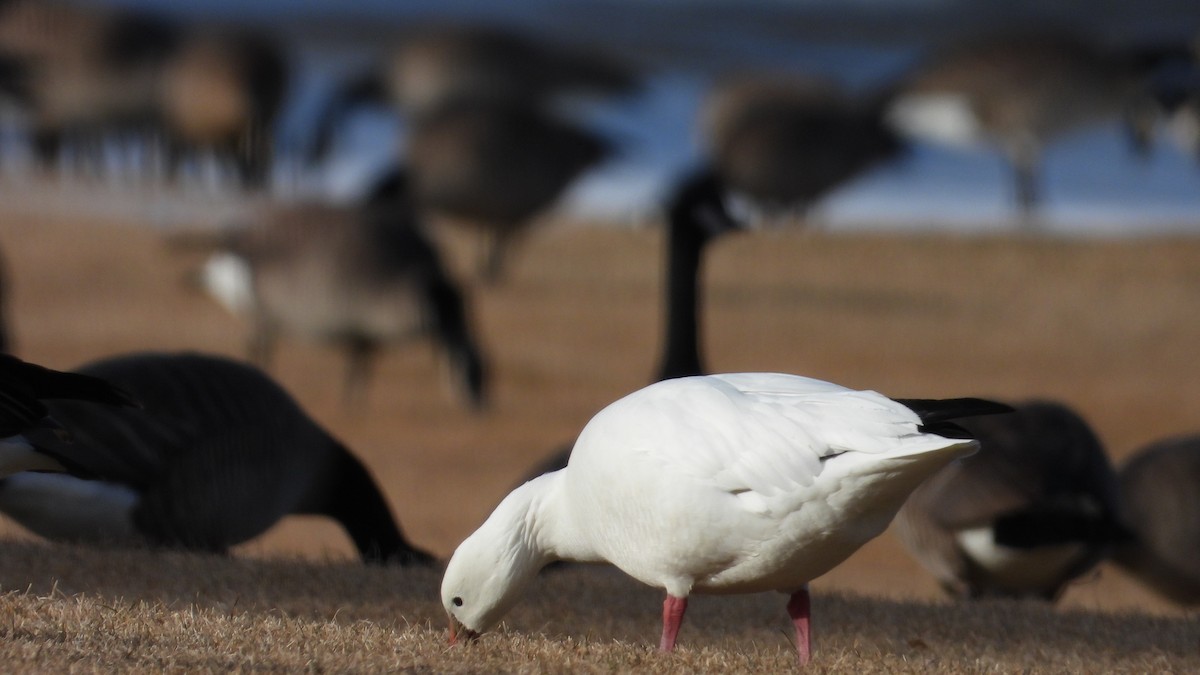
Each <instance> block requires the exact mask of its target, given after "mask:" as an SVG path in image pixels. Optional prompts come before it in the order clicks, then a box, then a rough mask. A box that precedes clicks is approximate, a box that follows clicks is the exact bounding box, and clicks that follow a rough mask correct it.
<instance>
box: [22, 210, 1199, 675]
mask: <svg viewBox="0 0 1200 675" xmlns="http://www.w3.org/2000/svg"><path fill="white" fill-rule="evenodd" d="M448 239H449V244H450V247H451V249H450V255H451V257H452V259H453V260H454V262H455V264H456V266H457V267H459V269H462V268H464V267H465V264H464V263H465V261H466V260H467V258H468V257H469V256H468V250H467V249H468V246H466V245H465V244H464V242H463V241H462V240H461V239H460V238H458V237H454V236H452V235H451V236H449V237H448ZM0 247H2V249H3V252H4V254H5V256H6V258H7V263H8V275H9V279H10V282H11V287H12V288H11V294H10V296H11V297H10V302H9V310H8V313H9V318H10V321H11V322H12V324H13V325H14V327H15V330H14V332H15V338H16V342H17V353H18V354H19V355H21V356H22V357H24V358H27V359H30V360H33V361H35V362H39V363H42V364H45V365H48V366H53V367H59V368H70V367H72V366H76V365H78V364H80V363H83V362H85V361H88V360H91V359H95V358H99V357H103V356H107V355H111V354H116V353H121V352H128V351H133V350H146V349H153V350H180V349H191V350H202V351H206V352H216V353H221V354H227V355H233V356H240V355H241V354H242V353H243V350H242V346H243V340H244V337H245V326H244V324H243V323H242V322H240V321H239V320H238V319H237V318H235V317H232V316H230V315H228V314H226V313H225V312H224V311H223V310H222V309H221V308H219V307H218V306H217V305H216V304H215V303H214V302H212V301H211V300H209V299H208V298H206V297H204V296H201V295H199V294H198V293H196V292H194V291H192V290H190V289H189V288H188V287H187V285H186V284H185V283H184V281H183V279H184V277H185V276H186V273H187V271H188V270H189V269H191V268H192V267H193V266H194V265H195V264H196V263H197V262H198V260H199V259H200V258H199V257H198V256H197V255H196V254H194V253H177V252H176V253H171V252H168V251H167V248H166V246H165V245H164V241H163V236H162V235H161V233H159V232H156V231H154V230H153V229H151V228H148V227H145V226H138V225H137V224H136V223H129V224H120V223H115V222H112V220H111V219H104V221H103V222H98V221H93V220H92V219H88V218H85V217H62V216H46V215H38V214H37V213H36V212H35V211H33V210H31V209H28V208H26V209H21V210H16V211H11V212H10V211H4V210H0ZM661 253H662V251H661V240H660V233H659V231H658V230H657V229H653V228H649V229H621V228H593V227H582V226H574V225H567V224H552V225H548V226H546V227H544V228H543V229H541V230H539V231H538V232H537V233H536V235H535V236H533V237H532V238H531V239H530V240H529V241H528V243H527V245H526V246H525V247H524V248H523V249H521V250H520V251H519V255H518V257H517V259H516V261H515V266H514V268H513V272H514V273H513V275H512V276H511V278H510V279H509V280H508V281H507V282H505V283H504V284H502V285H500V286H499V287H496V288H478V287H472V289H471V299H472V301H473V309H474V314H475V318H476V319H477V323H478V325H479V328H480V331H481V334H482V339H483V342H484V344H485V347H486V350H487V353H488V356H489V357H490V359H491V365H492V375H493V384H494V386H493V389H492V404H491V406H490V408H489V409H488V410H487V411H485V412H483V413H480V414H473V413H471V412H468V411H466V410H465V409H463V408H462V407H461V406H460V405H458V404H457V403H456V402H455V400H454V399H453V397H452V396H450V394H449V393H448V391H449V390H448V387H447V386H446V385H445V382H444V378H443V374H442V372H441V370H440V368H439V364H438V363H437V360H436V358H435V356H434V354H433V350H432V349H430V348H429V346H428V345H426V344H424V343H415V344H412V345H408V346H404V347H401V348H399V349H396V350H394V351H392V352H389V353H388V354H387V355H386V356H385V357H384V358H383V359H382V360H381V362H380V364H379V366H380V368H379V369H378V373H377V377H376V379H375V381H374V382H373V383H372V385H371V388H370V391H369V400H368V402H367V405H366V406H365V408H364V409H358V410H346V409H344V408H343V407H342V406H341V404H340V385H341V368H342V362H341V359H340V355H337V354H334V353H332V352H331V351H329V350H327V349H325V348H323V347H321V346H319V345H310V344H302V343H294V342H290V343H286V344H285V345H284V346H283V348H282V349H281V351H280V354H279V358H278V361H277V363H276V364H275V367H274V369H273V372H274V374H275V375H276V376H277V378H278V379H279V380H280V382H281V383H282V384H283V385H284V386H285V387H286V388H288V389H289V390H290V391H291V392H292V393H293V394H294V395H295V396H296V397H297V399H298V400H299V401H300V402H301V404H302V405H303V406H304V407H305V408H306V409H307V410H309V411H310V413H311V414H312V415H313V416H314V417H315V418H316V419H318V420H319V421H320V422H321V423H323V424H324V425H326V426H327V427H328V428H329V429H330V430H331V431H333V433H334V434H335V435H337V436H338V437H340V438H341V439H342V440H344V441H345V442H346V443H347V444H348V445H349V446H350V447H351V448H353V449H354V450H355V451H356V452H357V453H358V454H359V455H360V456H361V457H362V458H363V459H364V460H365V461H366V462H367V463H368V465H369V466H370V467H371V468H372V470H373V471H374V472H375V474H376V476H377V478H378V480H379V482H380V483H381V484H382V486H383V487H384V489H385V491H386V492H387V494H388V496H389V497H390V499H391V500H392V503H393V505H394V507H395V511H396V513H397V514H398V516H399V518H400V519H401V522H402V523H403V526H404V528H405V530H406V531H407V532H408V533H409V535H410V536H411V538H412V539H413V540H414V541H415V542H416V543H418V544H420V545H423V546H426V547H428V548H430V549H431V550H432V551H434V552H435V553H436V554H438V555H440V556H448V555H449V554H450V553H451V552H452V551H453V548H454V546H455V545H456V544H457V543H458V542H459V541H460V540H461V539H462V538H463V537H464V536H466V535H467V534H468V533H469V532H470V531H471V530H472V529H473V528H474V527H476V526H477V525H478V524H479V523H480V522H482V520H483V519H484V517H486V515H487V514H488V513H489V512H490V510H491V508H492V507H493V506H494V505H495V504H496V503H497V502H498V501H499V500H500V499H501V498H502V497H503V496H504V495H505V494H506V493H507V491H508V490H510V489H511V488H512V487H513V486H514V485H515V484H516V483H517V482H518V481H519V480H520V479H521V478H522V477H523V476H524V475H525V474H526V472H527V471H528V470H529V468H530V467H531V466H532V465H533V464H534V463H536V462H537V461H539V460H540V459H542V458H543V457H545V456H547V455H549V454H550V453H552V452H554V451H555V450H556V449H557V448H559V447H560V446H562V445H563V444H564V443H566V442H568V441H569V440H571V439H572V438H573V437H574V434H575V433H577V432H578V430H579V429H580V428H581V426H582V425H583V424H584V423H585V422H586V421H587V420H588V418H589V417H590V416H591V415H592V414H593V413H594V412H595V411H596V410H598V409H599V408H600V407H602V406H603V405H605V404H606V403H608V402H609V401H611V400H613V399H615V398H617V397H619V396H621V395H623V394H625V393H628V392H629V391H632V390H634V389H636V388H638V387H640V386H643V385H644V384H647V383H648V381H649V377H650V374H651V372H652V371H653V368H654V363H655V359H656V355H657V350H658V338H659V332H660V322H661V320H660V316H659V307H660V297H659V293H660V291H659V288H660V278H659V277H660V267H661V266H660V259H661ZM705 286H706V291H707V294H708V303H707V306H706V307H705V316H704V319H705V326H704V341H705V347H706V351H707V354H708V361H709V366H710V368H711V369H713V370H715V371H743V370H774V371H784V372H793V373H802V374H806V375H811V376H815V377H819V378H823V379H828V380H832V381H835V382H839V383H841V384H845V385H848V386H853V387H862V388H872V389H877V390H879V391H881V392H884V393H886V394H889V395H894V396H905V397H939V396H960V395H985V396H992V397H1000V398H1004V399H1023V398H1029V397H1049V398H1055V399H1059V400H1062V401H1065V402H1067V403H1069V404H1071V405H1072V406H1074V407H1076V408H1077V409H1078V410H1079V411H1081V412H1082V413H1083V414H1084V415H1085V416H1086V417H1087V418H1088V419H1089V420H1090V421H1091V422H1092V424H1093V425H1094V427H1095V429H1096V430H1097V432H1098V433H1099V435H1100V436H1101V438H1102V439H1103V440H1104V441H1105V442H1106V443H1107V445H1108V447H1109V449H1110V451H1111V454H1112V456H1113V457H1114V459H1116V460H1118V461H1119V460H1120V459H1121V458H1122V457H1124V456H1126V455H1127V454H1128V453H1130V452H1131V451H1133V450H1135V449H1137V448H1138V447H1140V446H1141V445H1143V444H1145V443H1148V442H1150V441H1153V440H1156V439H1159V438H1162V437H1164V436H1167V435H1171V434H1177V433H1183V432H1195V431H1200V359H1197V353H1196V344H1197V337H1198V336H1200V311H1198V310H1200V240H1193V239H1189V238H1147V239H1131V240H1125V241H1080V240H1060V239H1053V238H1034V237H1030V238H1015V237H966V236H903V235H887V234H861V235H859V234H856V235H835V234H828V233H820V232H801V231H793V230H786V231H779V232H757V233H751V234H742V235H737V236H731V237H729V238H727V239H726V240H724V241H721V242H719V243H718V244H717V245H716V246H714V247H713V248H712V250H711V252H710V257H709V260H708V268H707V274H706V279H705ZM30 540H31V538H30V537H29V536H28V535H25V534H23V533H22V532H21V531H20V529H19V528H18V527H17V526H15V525H12V524H10V523H8V522H4V523H0V542H7V543H0V548H2V549H3V553H2V555H3V556H4V561H5V562H4V564H3V565H0V568H2V572H0V589H2V590H5V591H14V592H12V593H9V594H7V595H0V604H3V605H5V609H4V612H3V616H6V617H10V619H9V620H8V621H0V633H2V634H4V638H5V639H4V640H3V642H4V643H5V646H0V663H4V664H5V666H6V667H5V670H11V669H15V668H17V667H18V665H20V666H22V667H24V668H26V669H33V670H61V669H64V668H66V667H68V666H69V667H74V668H78V669H82V670H92V669H102V670H108V669H113V668H136V669H152V670H154V669H160V668H167V669H181V670H196V669H213V670H228V669H258V668H262V669H266V670H288V671H293V670H305V669H311V670H335V671H342V670H361V671H378V670H403V669H408V668H411V669H414V670H420V671H425V670H433V671H444V670H451V669H457V668H462V669H465V670H478V671H492V670H498V669H503V670H564V671H575V670H605V671H621V670H627V669H630V668H646V669H649V670H654V671H671V670H679V671H690V670H707V671H746V672H749V671H757V672H762V671H767V670H779V669H781V668H784V667H786V666H787V665H788V664H789V663H790V661H789V651H788V650H789V649H790V647H789V646H788V644H787V637H786V634H785V630H784V629H785V628H786V615H785V614H784V613H783V599H782V597H781V596H773V595H767V596H754V597H749V598H715V599H701V600H700V601H698V602H696V603H694V608H693V609H691V610H689V617H688V621H687V623H686V625H685V628H684V632H683V634H682V636H681V645H682V646H683V651H682V652H681V653H680V654H679V655H677V656H676V657H669V658H668V659H663V658H661V657H660V656H658V655H656V654H654V653H653V650H652V649H651V647H653V645H654V644H655V643H656V640H657V631H658V612H659V604H658V603H659V598H658V592H657V591H654V590H652V589H644V588H642V587H640V586H638V585H637V584H635V583H633V582H631V581H628V580H627V579H624V578H623V577H620V576H619V575H616V574H614V573H610V572H605V571H587V570H572V571H570V572H568V573H566V574H563V575H552V577H551V578H548V579H547V580H546V581H545V583H544V584H540V585H539V587H538V588H537V589H535V590H534V591H533V593H531V595H530V597H529V598H527V600H526V602H524V603H523V604H522V605H521V606H520V607H519V608H518V610H517V611H515V612H514V614H513V615H512V616H511V618H510V621H509V622H508V629H507V630H508V632H507V633H506V634H504V635H501V636H499V637H496V636H492V637H490V638H487V639H485V640H484V642H483V643H482V644H481V645H478V646H477V648H476V650H475V651H469V652H468V651H453V652H451V651H447V650H446V648H445V645H444V643H443V641H444V635H443V632H444V631H442V626H441V621H442V619H441V614H440V609H439V608H438V606H437V601H436V587H437V582H438V576H437V574H436V573H434V572H426V571H415V572H413V571H403V570H378V569H365V568H362V567H361V566H358V565H355V564H351V563H348V562H347V561H348V559H350V558H352V555H353V551H352V549H351V547H350V544H349V541H348V539H347V538H346V537H345V536H344V535H343V534H342V532H341V531H340V530H339V529H338V528H337V527H335V526H333V525H331V524H329V523H326V522H321V521H317V520H313V519H299V518H296V519H291V520H288V521H286V522H285V523H283V524H282V525H280V526H279V527H277V528H275V529H274V530H272V531H271V532H269V533H268V534H267V535H266V536H264V537H262V538H260V539H259V540H256V541H254V542H251V543H249V544H247V545H245V546H243V547H241V549H240V550H239V551H238V556H237V559H235V560H232V561H227V560H224V559H212V558H204V557H194V556H186V555H161V554H157V555H156V554H152V553H147V552H116V551H95V550H87V549H80V548H76V547H70V546H47V545H43V544H40V543H30ZM296 558H300V560H296ZM813 588H814V592H815V595H816V601H815V603H814V604H815V608H814V612H815V621H816V627H817V628H816V630H817V633H816V640H817V644H816V648H817V657H816V662H815V664H814V665H815V666H816V668H817V669H818V670H829V671H837V672H848V671H863V672H871V671H880V672H894V671H900V670H911V671H923V672H926V671H930V670H934V671H940V672H964V671H985V670H994V669H1000V670H1005V671H1009V670H1025V669H1033V670H1047V671H1063V670H1071V671H1077V670H1085V671H1101V670H1128V671H1131V672H1150V671H1156V672H1161V671H1186V670H1193V671H1195V670H1197V669H1200V654H1198V652H1200V649H1198V648H1200V625H1198V623H1197V621H1196V615H1195V614H1194V613H1193V614H1188V613H1185V612H1183V611H1182V610H1179V609H1178V608H1176V607H1174V606H1172V605H1170V604H1169V603H1166V602H1164V601H1162V600H1160V599H1158V598H1156V597H1154V596H1152V595H1151V594H1150V593H1149V592H1147V591H1145V590H1143V589H1142V588H1141V587H1140V586H1138V585H1137V584H1136V583H1135V582H1133V581H1132V580H1130V579H1129V578H1127V577H1125V576H1124V575H1122V574H1121V572H1120V571H1119V570H1116V569H1114V568H1111V567H1108V566H1102V567H1101V568H1100V569H1099V570H1098V571H1096V572H1095V573H1093V574H1091V575H1089V576H1088V577H1087V578H1086V579H1084V580H1082V581H1080V582H1078V583H1076V584H1075V585H1074V586H1073V587H1071V588H1070V589H1069V591H1068V592H1067V594H1066V596H1065V597H1064V598H1063V600H1062V602H1061V603H1060V604H1059V605H1058V607H1057V608H1045V607H1041V606H1039V605H1036V604H1023V603H988V604H983V605H977V606H955V605H951V604H949V603H946V602H945V601H944V599H943V598H942V597H941V595H940V593H939V591H938V589H937V587H936V585H935V584H934V582H933V581H932V579H931V578H930V577H929V576H928V575H927V574H925V573H924V572H923V571H922V570H921V569H920V568H919V567H917V565H916V564H915V563H914V562H913V561H912V560H911V559H910V558H909V557H908V556H907V555H906V554H905V553H904V551H903V549H902V548H901V547H900V545H899V544H898V542H897V540H896V539H895V538H894V537H893V536H891V535H890V534H885V535H884V536H882V537H880V538H878V539H877V540H875V541H873V542H871V543H870V544H868V545H867V546H865V547H864V548H863V549H862V550H861V551H860V552H859V553H857V554H856V555H855V556H853V557H852V558H851V559H850V560H849V561H847V562H846V563H844V564H843V565H842V566H840V567H839V568H838V569H836V570H834V571H833V572H831V573H830V574H828V575H826V576H825V577H823V578H821V579H818V580H817V581H816V582H815V583H814V584H813ZM24 589H28V592H20V591H23V590H24ZM868 598H869V599H868ZM8 666H12V667H11V668H10V667H8Z"/></svg>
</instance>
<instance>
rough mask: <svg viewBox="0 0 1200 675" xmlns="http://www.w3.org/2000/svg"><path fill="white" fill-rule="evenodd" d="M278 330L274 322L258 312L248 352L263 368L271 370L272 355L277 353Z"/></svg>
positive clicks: (251, 330) (254, 319)
mask: <svg viewBox="0 0 1200 675" xmlns="http://www.w3.org/2000/svg"><path fill="white" fill-rule="evenodd" d="M276 337H277V332H276V328H275V325H274V323H273V322H272V321H271V320H270V319H268V318H267V317H265V316H263V315H262V314H261V313H258V312H256V313H255V315H254V318H253V320H252V326H251V329H250V340H249V344H248V345H247V349H246V351H247V353H248V356H249V357H250V362H251V363H253V364H254V365H256V366H258V367H259V368H261V369H263V370H269V369H270V365H271V357H272V356H273V355H274V354H275V342H276Z"/></svg>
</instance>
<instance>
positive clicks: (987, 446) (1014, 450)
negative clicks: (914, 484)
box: [896, 401, 1126, 600]
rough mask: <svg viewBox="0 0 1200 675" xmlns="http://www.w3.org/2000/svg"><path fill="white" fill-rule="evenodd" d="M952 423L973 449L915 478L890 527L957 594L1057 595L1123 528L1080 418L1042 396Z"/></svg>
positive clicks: (1108, 478) (1105, 469)
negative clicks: (919, 479) (964, 432)
mask: <svg viewBox="0 0 1200 675" xmlns="http://www.w3.org/2000/svg"><path fill="white" fill-rule="evenodd" d="M958 424H959V425H960V426H961V427H963V428H964V429H966V430H967V431H968V432H969V433H970V434H971V435H972V436H973V437H974V438H975V439H976V440H978V441H979V444H980V449H979V452H977V453H975V454H974V455H972V456H970V457H967V458H964V459H962V460H961V461H958V462H954V463H952V464H948V465H947V466H946V467H945V468H943V469H941V470H940V471H938V472H937V473H935V474H934V475H933V476H932V477H931V478H929V479H928V480H927V481H926V482H925V483H924V484H922V485H921V487H919V488H917V489H916V490H915V491H914V492H913V494H912V496H911V497H909V499H908V501H907V502H906V503H905V504H904V507H903V508H901V509H900V513H899V514H898V515H897V516H896V533H897V535H898V536H899V538H900V540H901V541H902V542H903V543H904V544H905V546H906V547H907V548H908V550H909V551H910V552H911V553H912V555H913V556H914V557H915V558H916V559H917V560H918V561H919V562H920V563H921V564H922V566H924V567H925V568H926V569H927V570H929V571H930V572H931V573H932V574H933V575H934V576H935V577H936V578H937V579H938V581H939V582H941V584H942V586H943V587H944V588H945V589H946V590H947V591H948V592H950V593H952V594H953V595H956V596H958V597H971V598H975V597H982V596H1006V597H1039V598H1044V599H1046V600H1054V599H1056V598H1057V597H1058V596H1059V595H1060V594H1061V593H1062V591H1063V589H1064V588H1065V586H1066V585H1067V584H1068V583H1069V582H1070V581H1071V580H1073V579H1075V578H1077V577H1078V576H1080V575H1081V574H1083V573H1084V572H1086V571H1088V570H1089V569H1091V568H1092V567H1093V566H1094V565H1095V564H1096V563H1098V562H1099V561H1100V560H1101V559H1103V558H1104V557H1105V556H1106V555H1107V554H1108V553H1109V552H1110V551H1111V550H1112V548H1113V546H1114V545H1115V544H1116V543H1117V542H1119V541H1121V540H1122V539H1123V538H1124V537H1125V536H1126V534H1125V529H1124V527H1123V526H1122V525H1121V523H1120V514H1119V497H1118V490H1117V478H1116V474H1115V473H1114V471H1113V468H1112V465H1111V464H1110V463H1109V460H1108V457H1107V455H1106V454H1105V452H1104V448H1103V446H1102V445H1101V443H1100V441H1099V440H1098V439H1097V438H1096V435H1095V434H1094V433H1093V432H1092V430H1091V428H1090V427H1089V426H1088V424H1087V423H1086V422H1085V421H1084V420H1083V418H1082V417H1080V416H1079V415H1078V414H1077V413H1075V412H1074V411H1072V410H1071V409H1070V408H1068V407H1066V406H1064V405H1062V404H1059V403H1051V402H1045V401H1033V402H1027V403H1023V404H1020V405H1017V406H1015V412H1013V413H1011V414H1009V415H1002V416H997V417H980V418H966V419H960V420H958Z"/></svg>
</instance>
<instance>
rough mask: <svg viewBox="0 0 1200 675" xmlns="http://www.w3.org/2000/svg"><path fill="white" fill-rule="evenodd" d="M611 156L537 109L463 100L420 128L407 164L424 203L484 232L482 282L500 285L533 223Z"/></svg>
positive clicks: (597, 142)
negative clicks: (511, 257) (508, 262)
mask: <svg viewBox="0 0 1200 675" xmlns="http://www.w3.org/2000/svg"><path fill="white" fill-rule="evenodd" d="M607 154H608V147H607V145H606V144H605V143H604V141H602V140H601V139H600V138H598V137H596V136H594V135H593V134H591V133H589V132H587V131H584V130H583V129H579V128H576V127H574V126H572V125H570V124H568V123H566V122H564V121H560V120H557V119H555V118H554V117H551V116H549V115H547V114H544V113H542V112H540V111H538V110H537V109H535V108H530V107H526V106H513V105H506V104H492V103H484V102H479V101H469V100H459V101H455V102H452V103H449V104H447V105H444V106H442V107H440V108H437V109H436V110H433V111H430V112H428V113H425V114H422V115H420V116H419V117H417V118H416V119H415V120H414V121H413V126H412V132H411V136H410V138H409V141H408V155H407V156H408V166H409V169H410V171H411V172H412V182H413V187H412V192H413V198H414V200H415V201H416V203H417V204H418V205H420V206H421V207H422V208H428V209H430V210H432V211H434V212H437V213H441V214H443V215H446V216H450V217H452V218H453V219H455V220H456V221H461V222H462V223H464V224H466V225H468V226H473V227H476V228H479V229H480V230H482V232H483V234H484V239H485V244H484V248H483V251H484V254H483V256H482V259H481V262H480V266H479V267H480V275H481V276H482V278H484V279H485V280H489V281H495V280H497V279H498V278H499V276H500V274H501V271H502V266H503V263H504V259H505V257H506V256H507V255H508V252H509V250H510V249H511V247H512V246H513V244H514V241H515V240H516V239H517V238H518V237H519V236H520V235H521V234H523V233H524V232H525V231H526V229H527V228H528V227H529V225H530V224H531V220H532V219H533V217H534V216H536V215H537V214H538V213H539V212H541V211H543V210H544V209H546V208H548V207H549V206H550V205H551V204H552V203H554V201H555V200H557V199H558V197H559V196H560V195H561V194H562V193H563V191H564V190H565V189H566V188H567V187H568V186H569V185H570V184H571V183H572V181H574V180H575V178H576V177H577V176H578V175H579V174H581V173H582V172H583V171H584V170H586V169H588V168H589V167H591V166H593V165H594V164H597V163H598V162H600V161H601V160H603V159H604V158H605V156H606V155H607Z"/></svg>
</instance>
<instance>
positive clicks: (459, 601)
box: [450, 597, 462, 607]
mask: <svg viewBox="0 0 1200 675" xmlns="http://www.w3.org/2000/svg"><path fill="white" fill-rule="evenodd" d="M450 602H451V604H453V605H454V606H455V607H462V598H459V597H455V598H453V599H452V600H450Z"/></svg>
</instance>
